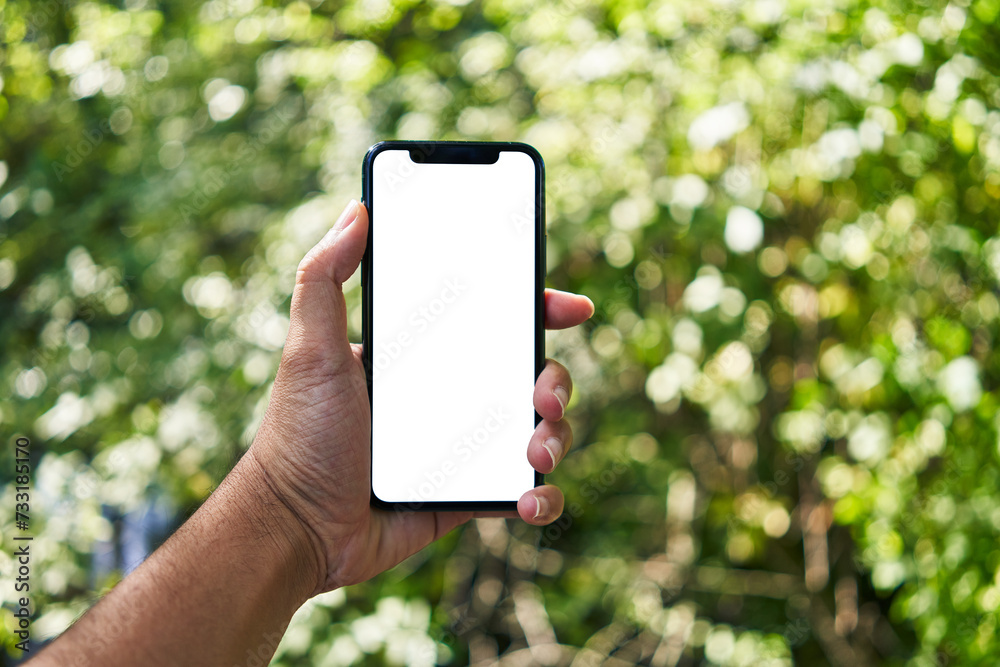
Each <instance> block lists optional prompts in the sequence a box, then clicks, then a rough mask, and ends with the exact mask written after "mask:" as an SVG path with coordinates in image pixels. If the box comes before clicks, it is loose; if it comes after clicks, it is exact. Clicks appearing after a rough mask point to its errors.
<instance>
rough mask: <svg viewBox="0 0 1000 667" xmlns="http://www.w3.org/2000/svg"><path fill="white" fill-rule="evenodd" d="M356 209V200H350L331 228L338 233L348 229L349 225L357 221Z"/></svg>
mask: <svg viewBox="0 0 1000 667" xmlns="http://www.w3.org/2000/svg"><path fill="white" fill-rule="evenodd" d="M358 208H359V204H358V200H357V199H352V200H351V203H350V204H348V205H347V208H345V209H344V212H343V213H341V214H340V217H339V218H337V222H336V224H334V225H333V228H334V229H336V230H337V231H338V232H342V231H344V230H345V229H347V228H348V227H350V226H351V223H352V222H354V221H355V220H357V219H358Z"/></svg>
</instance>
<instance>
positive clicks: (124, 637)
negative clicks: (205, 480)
mask: <svg viewBox="0 0 1000 667" xmlns="http://www.w3.org/2000/svg"><path fill="white" fill-rule="evenodd" d="M293 521H295V519H294V517H293V515H292V514H291V512H289V510H288V509H287V508H286V507H285V506H284V505H283V504H282V503H281V501H279V500H277V499H276V498H274V496H273V495H272V494H271V493H270V491H269V488H268V486H267V483H266V481H265V479H264V476H263V472H262V470H261V469H260V467H259V466H258V465H257V464H256V462H255V461H254V460H253V458H252V456H246V457H244V458H243V459H241V460H240V462H239V463H238V464H237V465H236V467H235V468H234V469H233V470H232V472H231V473H230V474H229V476H227V477H226V479H225V480H224V481H223V483H222V484H221V485H220V486H219V488H218V489H217V490H216V491H215V492H214V493H213V494H212V495H211V496H210V497H209V499H208V500H207V501H206V502H205V503H204V505H203V506H202V507H201V508H199V509H198V511H197V512H196V513H195V514H194V516H192V517H191V518H190V519H189V520H188V521H187V522H186V523H185V524H184V525H183V526H181V528H180V529H179V530H178V531H177V532H176V533H175V534H174V535H173V536H172V537H171V538H170V539H169V540H168V541H167V542H166V543H165V544H164V545H163V546H162V547H160V548H159V549H158V550H157V551H156V552H154V553H153V554H152V555H151V556H150V557H149V558H148V559H147V560H146V562H144V563H143V564H142V565H141V566H140V567H139V568H137V569H136V570H135V571H134V572H133V573H131V574H130V575H129V576H128V577H126V578H125V579H124V580H123V581H122V582H121V583H119V584H118V585H117V586H116V587H115V588H114V589H113V590H112V591H111V592H110V593H109V594H108V595H107V596H105V598H104V599H102V600H101V601H100V602H99V603H98V604H97V605H95V606H94V607H93V608H92V609H91V610H90V611H88V612H87V613H86V614H85V615H84V616H83V617H82V618H81V619H80V620H79V621H78V622H77V623H76V624H74V625H73V626H72V627H71V628H70V629H69V630H67V631H66V632H65V633H64V634H63V636H61V637H60V638H59V639H57V640H56V641H55V642H54V643H53V644H52V646H50V647H49V648H47V649H46V650H45V651H43V652H42V653H41V654H40V655H39V656H38V658H36V659H35V660H34V661H32V662H31V663H30V664H31V666H32V667H47V666H48V665H59V666H60V667H63V666H66V665H102V666H104V665H109V666H111V665H137V664H142V665H147V666H153V665H226V666H227V667H228V666H229V665H234V664H246V663H247V662H248V661H250V662H251V663H253V661H251V660H250V655H253V656H254V659H255V660H259V662H260V663H262V664H267V662H268V660H269V658H270V656H271V654H272V653H273V652H274V649H275V648H276V647H277V645H278V640H279V639H280V638H281V635H282V634H283V632H284V630H285V628H286V627H287V625H288V621H289V619H291V616H292V614H293V613H294V612H295V610H296V609H298V607H299V606H300V605H301V604H302V603H303V602H304V601H305V600H306V599H307V598H308V597H309V596H310V595H311V594H312V593H313V591H314V589H315V587H316V572H317V569H316V568H317V566H318V564H317V562H316V558H317V556H316V554H315V552H314V551H313V550H312V548H311V547H310V545H309V544H308V543H303V542H302V540H300V539H298V538H297V536H296V535H295V533H294V531H292V530H289V527H290V525H291V522H293ZM248 650H249V651H250V654H248ZM253 664H256V663H253Z"/></svg>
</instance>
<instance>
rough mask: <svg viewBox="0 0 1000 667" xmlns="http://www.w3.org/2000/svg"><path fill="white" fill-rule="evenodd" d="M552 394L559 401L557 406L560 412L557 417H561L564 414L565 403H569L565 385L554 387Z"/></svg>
mask: <svg viewBox="0 0 1000 667" xmlns="http://www.w3.org/2000/svg"><path fill="white" fill-rule="evenodd" d="M552 395H553V396H555V397H556V400H557V401H559V407H561V408H562V413H561V414H560V415H559V419H562V418H563V415H565V414H566V404H567V403H569V392H568V391H566V387H556V388H555V389H553V390H552Z"/></svg>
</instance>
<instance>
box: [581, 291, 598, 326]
mask: <svg viewBox="0 0 1000 667" xmlns="http://www.w3.org/2000/svg"><path fill="white" fill-rule="evenodd" d="M584 298H585V299H586V300H587V301H590V315H587V319H588V320H589V319H590V318H591V317H593V316H594V313H596V312H597V306H595V305H594V301H593V300H592V299H591V298H590V297H589V296H585V297H584Z"/></svg>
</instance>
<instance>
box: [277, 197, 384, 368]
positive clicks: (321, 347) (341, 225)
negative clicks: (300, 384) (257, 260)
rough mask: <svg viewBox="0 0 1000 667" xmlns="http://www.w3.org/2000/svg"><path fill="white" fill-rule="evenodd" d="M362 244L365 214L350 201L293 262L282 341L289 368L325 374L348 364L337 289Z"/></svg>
mask: <svg viewBox="0 0 1000 667" xmlns="http://www.w3.org/2000/svg"><path fill="white" fill-rule="evenodd" d="M367 242H368V212H367V211H366V210H365V207H364V206H362V205H361V204H359V203H358V202H357V201H355V200H353V199H352V200H351V202H350V203H349V204H348V205H347V208H346V209H344V212H343V213H341V214H340V218H338V220H337V222H336V223H335V224H334V226H333V228H332V229H330V231H328V232H327V233H326V235H325V236H324V237H323V238H322V239H321V240H320V242H319V243H317V244H316V245H315V246H313V248H312V249H311V250H310V251H309V252H308V253H306V256H305V257H304V258H303V259H302V261H301V262H299V266H298V271H297V272H296V274H295V289H294V291H293V292H292V305H291V312H290V313H289V326H288V339H287V340H286V342H285V351H286V352H287V353H290V354H291V355H293V357H294V359H295V362H294V363H295V365H297V366H299V365H300V364H301V365H302V366H306V367H318V368H323V369H325V370H329V369H330V367H331V366H332V367H333V368H340V367H341V364H344V363H347V362H348V361H350V360H352V359H353V356H354V355H353V352H352V350H351V344H350V341H348V339H347V304H346V303H345V301H344V292H343V289H342V285H343V284H344V281H345V280H347V279H348V278H350V277H351V275H353V274H354V272H355V271H356V270H357V268H358V264H359V263H360V262H361V256H362V255H363V254H364V252H365V245H366V244H367Z"/></svg>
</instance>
